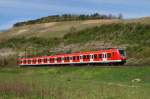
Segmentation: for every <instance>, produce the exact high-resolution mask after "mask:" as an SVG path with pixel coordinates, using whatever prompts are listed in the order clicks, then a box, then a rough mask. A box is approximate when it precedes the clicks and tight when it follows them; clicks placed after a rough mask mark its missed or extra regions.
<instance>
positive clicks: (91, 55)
mask: <svg viewBox="0 0 150 99" xmlns="http://www.w3.org/2000/svg"><path fill="white" fill-rule="evenodd" d="M93 58H94V55H93V54H90V62H93Z"/></svg>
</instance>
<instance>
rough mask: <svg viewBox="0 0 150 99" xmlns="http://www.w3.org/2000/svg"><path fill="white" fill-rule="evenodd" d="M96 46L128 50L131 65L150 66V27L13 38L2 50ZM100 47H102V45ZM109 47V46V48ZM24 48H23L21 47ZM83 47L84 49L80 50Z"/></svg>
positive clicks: (125, 25)
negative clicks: (92, 43)
mask: <svg viewBox="0 0 150 99" xmlns="http://www.w3.org/2000/svg"><path fill="white" fill-rule="evenodd" d="M90 42H96V43H95V46H96V47H97V48H98V47H101V46H102V45H103V47H114V46H117V47H122V46H123V47H124V48H125V50H126V51H127V55H128V57H129V61H128V65H131V64H132V65H140V64H142V65H148V64H150V63H149V61H150V56H149V55H150V24H143V23H112V24H104V25H100V26H96V27H92V28H87V29H84V30H80V31H73V30H71V32H68V33H67V34H65V35H64V36H63V37H60V38H39V37H30V38H27V37H21V38H18V37H16V38H11V39H8V40H5V41H3V42H1V43H0V48H13V49H17V50H24V49H25V48H26V47H35V48H38V49H39V48H48V47H50V48H60V45H63V46H64V47H65V46H69V45H78V46H72V47H71V49H75V48H78V49H80V50H82V49H88V48H90V47H91V48H93V46H86V47H83V48H82V46H84V45H86V44H88V43H90ZM101 43H102V45H100V46H99V44H101ZM107 44H109V46H106V45H107ZM20 46H21V47H20ZM80 47H81V48H80Z"/></svg>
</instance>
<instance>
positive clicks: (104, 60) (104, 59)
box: [102, 52, 107, 62]
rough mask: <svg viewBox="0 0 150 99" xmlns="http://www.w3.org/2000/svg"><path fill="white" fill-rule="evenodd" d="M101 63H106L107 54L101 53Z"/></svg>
mask: <svg viewBox="0 0 150 99" xmlns="http://www.w3.org/2000/svg"><path fill="white" fill-rule="evenodd" d="M102 61H103V62H106V61H107V53H105V52H104V53H102Z"/></svg>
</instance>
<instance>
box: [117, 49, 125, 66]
mask: <svg viewBox="0 0 150 99" xmlns="http://www.w3.org/2000/svg"><path fill="white" fill-rule="evenodd" d="M119 53H120V58H121V63H122V64H124V63H126V60H127V55H126V52H125V50H123V49H119Z"/></svg>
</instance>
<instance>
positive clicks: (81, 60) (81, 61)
mask: <svg viewBox="0 0 150 99" xmlns="http://www.w3.org/2000/svg"><path fill="white" fill-rule="evenodd" d="M80 63H83V55H80Z"/></svg>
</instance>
